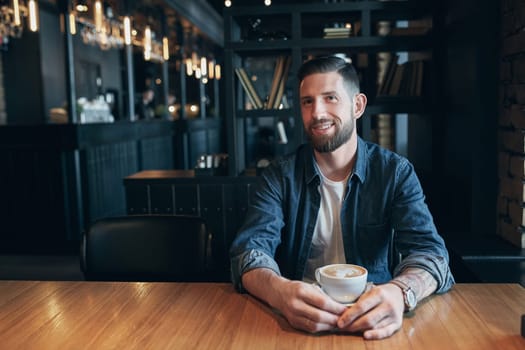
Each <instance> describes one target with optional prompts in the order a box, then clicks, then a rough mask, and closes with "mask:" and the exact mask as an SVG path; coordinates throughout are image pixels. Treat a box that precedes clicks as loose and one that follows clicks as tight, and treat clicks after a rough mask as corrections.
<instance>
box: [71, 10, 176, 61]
mask: <svg viewBox="0 0 525 350" xmlns="http://www.w3.org/2000/svg"><path fill="white" fill-rule="evenodd" d="M77 25H78V26H80V27H81V29H80V34H81V36H82V40H83V42H84V43H85V44H90V45H97V46H99V47H100V48H101V49H102V50H108V49H120V48H122V47H124V46H129V45H134V46H138V47H141V48H143V51H144V59H145V60H146V61H150V60H151V61H157V62H164V61H167V60H169V46H168V38H167V37H163V38H162V40H161V41H159V40H157V38H156V35H155V32H154V31H152V30H151V27H150V26H149V25H146V26H145V27H144V28H143V29H142V30H140V31H139V30H137V29H135V28H133V23H132V17H130V16H124V17H121V18H118V17H116V16H115V14H114V13H113V9H112V8H111V7H110V6H106V7H104V5H103V3H102V1H100V0H96V1H93V2H92V3H91V6H88V5H87V2H83V3H79V4H77V5H74V6H73V7H72V8H71V9H70V12H69V31H70V33H71V34H72V35H76V34H77V32H78V29H77Z"/></svg>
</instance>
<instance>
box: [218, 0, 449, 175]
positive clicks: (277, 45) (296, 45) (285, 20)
mask: <svg viewBox="0 0 525 350" xmlns="http://www.w3.org/2000/svg"><path fill="white" fill-rule="evenodd" d="M433 4H434V2H433V1H431V0H429V1H411V0H407V1H352V2H340V3H327V4H325V3H322V2H319V3H305V4H283V5H272V6H270V7H265V6H232V7H231V8H226V9H225V10H224V25H225V33H224V34H225V76H226V77H227V80H226V82H225V88H226V91H228V94H227V99H226V101H225V108H226V129H227V133H228V134H227V142H228V153H229V154H230V163H229V172H230V175H238V174H241V173H242V172H243V171H245V170H246V169H249V168H253V167H254V166H256V165H257V163H258V161H259V160H260V159H261V158H273V157H275V156H280V155H283V154H285V153H288V152H291V151H293V150H294V149H295V148H296V147H297V146H298V145H299V144H300V143H302V142H304V141H305V140H304V136H303V127H302V120H301V113H300V106H299V101H298V89H297V80H296V77H295V72H297V69H298V67H299V66H300V64H301V63H302V62H303V61H304V60H306V59H308V58H310V57H314V56H320V55H328V54H334V53H344V54H346V55H347V56H348V57H350V58H351V59H352V61H353V63H354V65H355V66H356V69H357V71H358V74H359V75H360V79H361V89H362V90H363V92H365V94H366V95H367V97H368V100H369V104H368V107H367V111H366V114H365V116H364V117H363V118H361V119H360V120H359V121H358V132H359V133H360V135H361V136H362V137H363V138H365V139H368V140H371V141H374V142H379V141H380V139H379V138H378V134H381V135H383V136H382V137H381V140H384V139H385V137H386V136H385V135H390V140H388V141H386V142H387V144H388V145H389V146H388V147H389V148H392V149H394V150H396V151H399V152H400V153H401V154H404V153H405V154H404V155H406V156H409V158H410V154H407V153H410V152H409V151H408V150H407V149H406V144H407V142H408V141H407V140H406V139H407V137H408V136H409V130H410V129H411V125H410V124H411V123H412V122H414V123H415V124H416V125H418V126H419V127H421V126H423V127H424V128H425V129H426V130H424V132H425V133H428V137H421V135H419V137H418V141H421V140H423V141H425V142H430V143H431V142H432V137H431V134H432V127H431V126H432V123H433V121H432V120H431V119H430V121H429V120H425V119H424V118H427V117H417V118H412V119H414V121H412V120H411V118H410V116H408V121H407V119H406V118H407V117H406V115H411V114H417V115H430V116H429V117H428V118H431V117H432V114H433V113H434V111H435V110H436V109H435V101H436V92H437V91H436V90H437V89H435V88H433V84H434V80H435V71H436V67H435V63H434V57H433V56H434V52H435V50H436V42H439V41H437V40H435V38H434V35H435V34H434V33H435V32H436V31H435V30H434V27H433V13H434V12H433ZM282 61H284V62H286V63H285V64H284V65H283V64H282V63H280V62H282ZM240 71H244V72H245V74H242V75H241V74H240ZM286 75H288V76H287V77H286ZM243 76H244V77H243ZM276 76H278V77H280V78H278V79H277V80H276V78H275V77H276ZM279 79H280V81H281V86H280V89H279V88H276V87H275V86H276V85H275V84H277V86H279V84H278V83H275V82H276V81H279ZM389 79H390V80H389ZM279 90H281V91H280V93H279V95H278V96H279V97H276V95H275V91H279ZM254 95H256V96H254ZM280 96H282V97H280ZM257 99H259V100H260V101H259V102H257ZM276 99H277V101H276ZM398 115H402V116H401V117H398ZM422 118H423V120H421V119H422ZM428 118H427V119H428ZM380 127H381V128H383V129H382V130H378V128H380ZM414 127H416V126H415V125H414ZM385 128H388V130H386V129H385ZM397 129H403V130H397ZM283 132H284V134H285V136H286V139H287V143H284V142H283V138H282V135H283ZM418 132H420V131H418ZM401 138H403V140H401ZM381 142H382V141H381ZM400 145H401V146H400ZM417 148H418V147H416V149H417ZM419 149H421V150H425V151H426V150H429V149H430V150H431V149H432V145H425V146H422V147H419ZM426 156H427V158H428V155H426ZM415 158H417V159H423V158H425V155H416V157H415ZM428 163H429V162H428V160H425V161H424V162H423V163H422V164H423V167H426V168H428V170H429V171H431V164H430V165H429V164H428ZM416 167H417V166H416Z"/></svg>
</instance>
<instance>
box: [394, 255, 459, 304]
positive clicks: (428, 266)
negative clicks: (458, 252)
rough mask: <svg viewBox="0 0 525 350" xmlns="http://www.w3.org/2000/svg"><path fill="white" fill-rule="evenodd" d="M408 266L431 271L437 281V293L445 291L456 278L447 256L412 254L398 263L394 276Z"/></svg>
mask: <svg viewBox="0 0 525 350" xmlns="http://www.w3.org/2000/svg"><path fill="white" fill-rule="evenodd" d="M407 268H419V269H423V270H425V271H427V272H428V273H430V274H431V275H432V277H434V279H435V280H436V282H437V289H436V291H435V293H438V294H439V293H445V292H447V291H448V290H449V289H450V288H451V287H452V285H453V284H454V278H453V277H452V273H451V272H450V268H449V265H448V259H447V257H445V256H438V255H428V254H412V255H410V256H408V257H406V258H405V259H403V261H401V263H400V264H399V265H397V267H396V268H395V270H394V273H393V275H394V277H395V276H397V275H399V274H400V273H401V272H402V271H403V270H405V269H407Z"/></svg>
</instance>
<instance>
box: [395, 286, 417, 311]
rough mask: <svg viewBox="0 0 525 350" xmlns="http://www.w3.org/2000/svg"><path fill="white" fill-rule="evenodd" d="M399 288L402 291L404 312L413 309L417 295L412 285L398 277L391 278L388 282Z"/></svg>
mask: <svg viewBox="0 0 525 350" xmlns="http://www.w3.org/2000/svg"><path fill="white" fill-rule="evenodd" d="M388 283H390V284H393V285H395V286H397V287H399V288H400V289H401V292H402V293H403V302H404V304H405V312H410V311H412V310H414V309H415V308H416V306H417V296H416V293H415V292H414V290H413V289H412V287H410V286H409V285H408V284H406V283H405V282H403V281H401V280H399V279H393V280H391V281H390V282H388Z"/></svg>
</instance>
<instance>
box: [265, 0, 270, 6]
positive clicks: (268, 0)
mask: <svg viewBox="0 0 525 350" xmlns="http://www.w3.org/2000/svg"><path fill="white" fill-rule="evenodd" d="M264 4H265V5H266V6H270V5H271V4H272V0H264Z"/></svg>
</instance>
